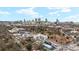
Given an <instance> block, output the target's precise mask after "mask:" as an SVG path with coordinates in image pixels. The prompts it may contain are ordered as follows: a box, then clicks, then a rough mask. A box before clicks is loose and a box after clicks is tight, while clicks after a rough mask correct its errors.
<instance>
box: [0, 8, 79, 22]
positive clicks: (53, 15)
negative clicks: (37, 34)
mask: <svg viewBox="0 0 79 59" xmlns="http://www.w3.org/2000/svg"><path fill="white" fill-rule="evenodd" d="M34 18H41V20H45V18H47V19H48V21H56V19H59V21H61V22H65V21H73V22H79V7H68V8H67V7H0V21H17V20H18V21H19V20H24V19H25V20H33V19H34Z"/></svg>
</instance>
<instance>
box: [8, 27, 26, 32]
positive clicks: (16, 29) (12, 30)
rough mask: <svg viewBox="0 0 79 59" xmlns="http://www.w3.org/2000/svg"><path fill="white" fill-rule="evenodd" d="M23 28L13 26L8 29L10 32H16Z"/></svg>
mask: <svg viewBox="0 0 79 59" xmlns="http://www.w3.org/2000/svg"><path fill="white" fill-rule="evenodd" d="M23 30H25V29H24V28H17V27H14V28H13V29H11V30H8V31H9V32H10V33H16V32H18V31H23Z"/></svg>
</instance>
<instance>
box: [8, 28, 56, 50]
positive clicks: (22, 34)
mask: <svg viewBox="0 0 79 59" xmlns="http://www.w3.org/2000/svg"><path fill="white" fill-rule="evenodd" d="M8 31H9V32H10V33H11V34H12V35H13V36H14V37H15V42H16V43H20V41H21V40H28V39H27V38H32V39H33V40H35V41H41V42H42V43H43V44H42V46H43V47H44V49H46V50H54V49H56V46H55V44H52V43H53V42H52V43H51V42H50V41H49V40H48V36H47V35H44V34H40V33H38V34H33V33H31V32H29V31H26V30H25V29H24V28H17V27H14V28H13V29H11V30H8Z"/></svg>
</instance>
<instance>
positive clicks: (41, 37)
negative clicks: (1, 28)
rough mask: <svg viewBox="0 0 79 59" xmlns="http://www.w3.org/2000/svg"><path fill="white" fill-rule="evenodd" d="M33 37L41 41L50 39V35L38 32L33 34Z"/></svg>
mask: <svg viewBox="0 0 79 59" xmlns="http://www.w3.org/2000/svg"><path fill="white" fill-rule="evenodd" d="M33 38H34V39H35V40H41V41H43V42H44V41H45V40H47V39H48V36H46V35H43V34H36V35H34V36H33Z"/></svg>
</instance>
